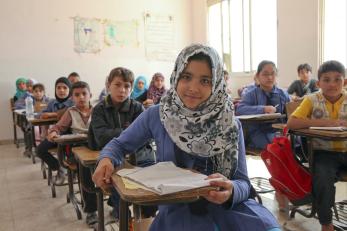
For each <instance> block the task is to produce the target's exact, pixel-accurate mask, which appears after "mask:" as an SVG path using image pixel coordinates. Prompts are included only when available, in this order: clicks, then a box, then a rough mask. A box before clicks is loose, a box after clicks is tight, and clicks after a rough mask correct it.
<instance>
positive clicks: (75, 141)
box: [52, 134, 88, 220]
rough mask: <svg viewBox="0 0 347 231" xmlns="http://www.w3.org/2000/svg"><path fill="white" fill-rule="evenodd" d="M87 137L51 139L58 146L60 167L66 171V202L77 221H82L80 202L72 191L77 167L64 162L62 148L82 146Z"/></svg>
mask: <svg viewBox="0 0 347 231" xmlns="http://www.w3.org/2000/svg"><path fill="white" fill-rule="evenodd" d="M87 140H88V137H87V135H86V134H71V135H70V134H69V135H62V136H59V137H57V138H55V139H53V141H54V142H56V143H57V144H58V160H59V163H60V165H61V166H63V167H65V168H66V169H67V173H68V185H69V192H68V194H67V195H66V198H67V202H68V203H69V202H71V203H72V205H73V207H74V209H75V211H76V215H77V218H78V219H79V220H81V219H82V213H81V210H80V208H79V204H80V202H79V201H78V200H77V198H76V196H75V192H74V189H73V184H74V182H73V172H74V171H76V169H77V166H76V164H75V163H71V162H70V160H66V156H65V152H64V148H65V147H66V146H67V145H83V144H85V143H86V142H87ZM52 187H55V185H54V184H52Z"/></svg>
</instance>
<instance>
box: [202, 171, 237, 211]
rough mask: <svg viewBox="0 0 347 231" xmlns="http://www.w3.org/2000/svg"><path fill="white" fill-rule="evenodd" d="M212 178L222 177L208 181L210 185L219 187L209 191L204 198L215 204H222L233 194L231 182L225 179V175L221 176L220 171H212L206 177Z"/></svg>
mask: <svg viewBox="0 0 347 231" xmlns="http://www.w3.org/2000/svg"><path fill="white" fill-rule="evenodd" d="M213 178H222V179H223V180H220V179H218V180H216V181H213V180H211V181H210V185H211V186H216V187H218V188H219V191H214V190H213V191H210V192H209V193H208V195H207V196H204V198H205V199H206V200H208V201H210V202H212V203H215V204H223V203H224V202H226V201H227V200H229V199H230V197H232V194H233V184H232V182H231V180H229V179H227V178H226V177H225V176H223V175H222V174H220V173H214V174H212V175H209V176H208V177H207V179H213Z"/></svg>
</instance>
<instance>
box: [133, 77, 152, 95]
mask: <svg viewBox="0 0 347 231" xmlns="http://www.w3.org/2000/svg"><path fill="white" fill-rule="evenodd" d="M147 89H148V83H147V79H146V77H145V76H139V77H137V78H136V79H135V82H134V89H133V91H132V92H131V95H130V98H132V99H137V98H138V97H139V96H141V95H142V94H143V93H144V92H145V91H147Z"/></svg>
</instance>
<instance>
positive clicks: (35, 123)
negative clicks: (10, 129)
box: [28, 118, 58, 126]
mask: <svg viewBox="0 0 347 231" xmlns="http://www.w3.org/2000/svg"><path fill="white" fill-rule="evenodd" d="M28 121H29V122H30V123H31V125H32V126H42V125H51V124H55V123H56V122H58V118H48V119H39V118H38V119H36V118H34V119H28Z"/></svg>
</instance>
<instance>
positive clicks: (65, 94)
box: [41, 77, 73, 119]
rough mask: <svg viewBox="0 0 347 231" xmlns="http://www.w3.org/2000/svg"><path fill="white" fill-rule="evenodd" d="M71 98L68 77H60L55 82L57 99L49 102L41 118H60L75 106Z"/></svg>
mask: <svg viewBox="0 0 347 231" xmlns="http://www.w3.org/2000/svg"><path fill="white" fill-rule="evenodd" d="M70 96H71V83H70V81H69V80H68V79H67V78H66V77H60V78H58V79H57V80H56V81H55V99H52V100H50V101H49V103H48V105H47V108H46V109H45V110H43V111H42V114H41V118H42V119H47V118H54V117H57V118H58V119H60V117H61V116H62V115H63V114H64V112H65V110H66V109H67V108H69V107H71V106H72V105H73V102H72V100H71V99H70Z"/></svg>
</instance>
